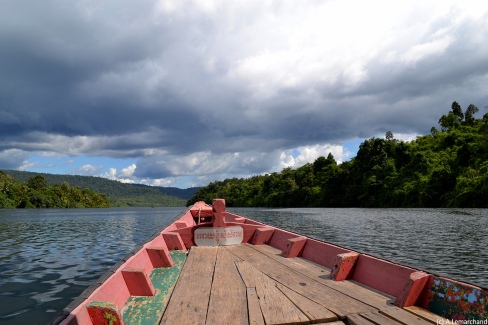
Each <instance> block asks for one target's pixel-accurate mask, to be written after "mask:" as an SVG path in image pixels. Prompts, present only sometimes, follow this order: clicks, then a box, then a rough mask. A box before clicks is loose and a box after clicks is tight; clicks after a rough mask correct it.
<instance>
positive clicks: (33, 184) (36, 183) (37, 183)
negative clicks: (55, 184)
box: [27, 175, 47, 191]
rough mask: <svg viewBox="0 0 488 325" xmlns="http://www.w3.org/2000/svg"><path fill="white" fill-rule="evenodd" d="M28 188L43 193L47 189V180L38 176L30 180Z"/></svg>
mask: <svg viewBox="0 0 488 325" xmlns="http://www.w3.org/2000/svg"><path fill="white" fill-rule="evenodd" d="M27 186H29V187H30V188H31V189H33V190H37V191H43V190H45V189H46V187H47V181H46V179H45V178H44V177H43V176H41V175H36V176H34V177H32V178H30V179H29V181H28V182H27Z"/></svg>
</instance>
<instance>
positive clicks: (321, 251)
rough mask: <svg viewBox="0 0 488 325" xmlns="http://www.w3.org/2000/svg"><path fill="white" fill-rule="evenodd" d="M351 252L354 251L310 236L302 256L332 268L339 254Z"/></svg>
mask: <svg viewBox="0 0 488 325" xmlns="http://www.w3.org/2000/svg"><path fill="white" fill-rule="evenodd" d="M350 252H352V251H351V250H348V249H345V248H342V247H339V246H335V245H332V244H329V243H324V242H321V241H318V240H315V239H310V238H309V239H308V242H307V245H306V246H305V248H304V249H303V252H302V257H303V258H306V259H307V260H310V261H312V262H314V263H317V264H320V265H322V266H325V267H327V268H329V269H332V268H333V267H334V262H335V258H336V257H337V255H339V254H344V253H350Z"/></svg>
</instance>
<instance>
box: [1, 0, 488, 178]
mask: <svg viewBox="0 0 488 325" xmlns="http://www.w3.org/2000/svg"><path fill="white" fill-rule="evenodd" d="M357 6H358V10H360V11H361V10H362V11H363V12H362V14H361V15H359V14H357V15H356V12H355V11H354V12H352V11H351V9H350V8H348V7H347V6H345V5H344V4H338V3H335V2H323V3H322V2H320V3H319V2H316V1H305V2H303V1H301V2H293V1H292V2H289V3H286V4H285V3H281V2H279V1H272V2H270V3H266V4H263V3H261V2H258V1H244V2H240V1H238V2H229V3H227V2H225V3H223V2H218V1H206V2H199V1H190V2H180V1H171V0H161V1H150V0H145V1H139V2H137V3H134V2H131V1H83V2H77V3H72V2H65V3H60V2H59V1H54V0H47V1H43V2H42V3H32V2H31V1H24V0H20V1H19V0H16V1H12V0H7V1H3V2H2V4H1V5H0V152H2V153H3V157H4V158H3V159H0V162H2V163H1V164H2V165H1V166H0V167H3V168H13V167H15V166H17V168H19V167H20V165H21V164H22V163H23V162H24V161H25V155H28V154H26V153H29V152H42V151H45V152H51V153H58V154H65V155H70V156H77V155H80V154H83V155H87V156H90V155H91V156H106V157H112V158H128V157H132V158H135V159H138V162H137V168H131V169H130V170H131V171H132V172H133V173H134V175H137V176H139V177H147V178H154V179H157V178H165V177H178V176H185V175H186V176H189V175H197V176H198V175H200V176H201V177H212V175H234V174H239V175H245V174H253V173H262V172H266V171H269V170H273V168H274V169H276V168H279V167H282V166H283V163H284V161H285V160H286V159H288V160H289V159H291V158H290V152H291V151H290V150H294V149H295V150H296V148H302V149H301V150H302V152H305V151H306V148H315V149H313V150H312V149H310V150H311V152H315V151H317V152H318V153H320V150H326V149H324V148H329V147H327V145H337V146H340V145H342V143H343V142H344V141H347V140H350V139H355V138H367V137H371V136H377V135H378V134H382V133H384V132H386V131H387V130H391V131H392V132H394V133H403V134H423V133H426V132H428V131H429V130H430V127H432V126H435V125H436V124H437V120H438V119H439V117H440V116H441V115H442V114H445V113H446V112H447V111H448V110H449V107H450V104H451V103H452V101H454V100H457V101H458V102H460V103H461V105H462V106H463V107H467V106H468V105H469V104H470V103H473V104H475V105H478V106H479V107H483V106H485V105H486V104H487V103H488V95H487V94H486V91H485V90H486V88H487V86H488V61H487V60H486V57H488V45H487V44H488V43H487V42H486V39H488V27H487V26H488V15H487V11H486V10H487V7H486V6H481V7H479V8H478V9H477V10H474V9H473V7H472V5H471V4H469V3H466V5H463V6H462V5H457V4H456V3H455V2H453V3H447V2H439V3H437V4H435V5H432V7H427V8H424V7H423V6H422V4H421V3H412V4H404V5H403V7H402V8H399V9H396V8H394V7H390V6H389V5H387V6H386V7H385V12H377V11H376V10H374V7H375V5H374V4H371V6H369V7H368V6H365V7H363V4H361V3H357ZM344 14H347V15H348V16H349V17H350V18H351V19H349V20H344V19H341V18H340V17H341V15H344ZM317 148H319V149H317ZM334 148H335V147H334ZM9 150H10V151H9ZM11 150H17V151H16V152H17V153H20V152H21V153H22V154H20V155H16V157H17V158H12V159H5V157H8V156H9V154H8V153H9V152H10V153H12V151H11ZM327 150H328V149H327ZM334 150H335V149H334ZM299 155H300V154H299ZM310 155H312V153H310ZM295 156H296V154H295ZM12 157H13V156H12ZM20 157H22V158H20ZM303 157H304V156H303ZM307 157H308V156H307ZM292 158H293V157H292ZM295 158H296V159H298V158H297V157H294V159H295ZM189 161H191V162H189ZM295 161H301V160H300V159H298V160H295Z"/></svg>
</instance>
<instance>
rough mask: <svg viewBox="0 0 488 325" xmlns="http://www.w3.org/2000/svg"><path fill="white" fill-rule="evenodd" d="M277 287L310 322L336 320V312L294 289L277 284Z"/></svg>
mask: <svg viewBox="0 0 488 325" xmlns="http://www.w3.org/2000/svg"><path fill="white" fill-rule="evenodd" d="M277 288H278V289H279V290H280V291H281V292H283V294H284V295H285V296H287V297H288V299H290V300H291V301H292V302H293V303H294V304H295V306H297V307H298V308H299V309H300V310H301V311H302V312H303V313H304V314H305V315H306V316H307V317H308V318H309V319H310V321H311V322H312V323H318V322H331V321H334V320H337V319H338V318H337V316H336V314H334V313H333V312H331V311H330V310H328V309H327V308H325V307H324V306H322V305H319V304H318V303H316V302H314V301H312V300H310V299H308V298H306V297H304V296H302V295H300V294H298V293H296V292H295V291H293V290H291V289H289V288H287V287H285V286H283V285H281V284H278V285H277Z"/></svg>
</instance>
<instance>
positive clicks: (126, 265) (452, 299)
mask: <svg viewBox="0 0 488 325" xmlns="http://www.w3.org/2000/svg"><path fill="white" fill-rule="evenodd" d="M214 202H215V200H214ZM222 202H223V200H222ZM222 202H220V203H219V204H222ZM223 204H224V206H223V209H224V210H222V206H220V207H217V208H216V207H215V204H214V209H213V215H214V216H217V217H214V220H213V222H214V226H215V225H217V226H218V227H229V226H240V227H242V229H243V239H242V241H243V243H250V244H254V245H261V244H268V245H270V246H273V247H275V248H278V249H280V250H281V251H282V255H283V256H284V257H290V258H292V257H298V256H300V257H302V258H305V259H307V260H310V261H312V262H314V263H317V264H320V265H322V266H324V267H327V268H329V269H331V270H332V271H331V278H332V279H334V280H336V281H342V280H346V279H351V280H355V281H357V282H359V283H361V284H364V285H366V286H368V287H371V288H373V289H376V290H378V291H380V292H383V293H386V294H388V295H391V296H393V297H395V298H396V300H395V305H397V306H399V307H407V306H418V307H422V308H424V309H427V310H430V311H432V312H434V313H436V314H438V315H440V316H442V317H445V318H448V319H468V316H469V317H476V319H485V318H488V314H487V312H488V310H487V301H488V293H487V290H486V289H484V288H480V287H477V286H474V285H471V284H468V283H463V282H459V281H455V280H451V279H447V278H443V277H440V276H437V275H434V274H429V273H426V272H423V271H420V270H416V269H414V268H411V267H407V266H404V265H400V264H396V263H392V262H389V261H386V260H383V259H379V258H376V257H373V256H370V255H367V254H362V253H360V252H355V251H352V250H349V249H346V248H343V247H339V246H336V245H333V244H330V243H326V242H322V241H319V240H315V239H311V238H308V237H304V236H301V235H299V234H295V233H292V232H289V231H286V230H283V229H279V228H276V227H272V226H268V225H265V224H262V223H260V222H257V221H254V220H251V219H248V218H245V217H241V216H239V215H236V214H232V213H229V212H226V211H225V203H223ZM198 211H200V213H201V214H200V216H201V217H203V216H205V217H208V215H209V211H212V207H211V206H209V205H206V204H205V203H203V202H197V203H196V204H195V205H194V206H193V207H192V208H190V209H188V210H187V211H185V212H184V213H182V215H181V216H180V217H179V218H178V219H177V220H175V221H174V222H173V223H172V224H170V225H169V226H168V227H166V228H165V229H163V230H162V231H161V232H160V233H158V234H157V235H156V236H155V237H153V238H152V239H150V240H149V241H148V242H146V243H145V244H144V245H143V246H142V247H141V248H140V249H139V250H138V251H136V252H134V254H133V255H132V256H130V257H129V258H128V259H126V261H125V262H123V263H121V264H120V265H118V266H116V267H114V268H112V271H110V272H109V273H108V274H106V275H104V276H103V277H102V279H101V281H100V283H99V285H98V284H97V285H95V286H97V287H96V288H95V289H93V287H92V289H90V290H89V292H87V293H84V295H82V297H80V298H79V299H78V300H77V301H76V302H75V303H74V304H72V305H70V306H68V308H67V309H65V311H64V312H63V314H61V315H60V316H58V318H57V319H56V320H54V321H53V323H54V324H63V325H67V324H69V325H75V324H79V325H81V324H83V325H84V324H93V322H92V319H94V318H93V317H94V316H93V315H92V317H90V315H91V313H93V312H94V313H96V308H95V309H94V310H95V311H91V309H90V308H91V307H90V304H91V303H93V302H107V304H109V307H110V308H112V310H114V313H117V310H119V311H120V310H122V308H123V307H124V304H125V303H126V302H127V300H128V299H129V297H130V296H131V295H134V294H135V295H138V294H142V295H145V294H147V295H151V292H152V291H153V290H154V288H153V287H152V284H151V281H150V280H149V278H148V275H149V274H150V273H151V272H152V271H153V270H154V268H156V267H161V266H171V263H172V261H171V258H170V257H169V254H168V251H170V250H187V249H189V248H190V247H192V246H194V245H195V241H194V238H193V234H194V231H195V229H197V228H198V227H202V226H205V225H207V226H208V225H209V224H208V223H205V224H200V225H198V222H199V221H198ZM203 214H205V215H203ZM219 216H220V217H219ZM137 288H143V289H137ZM134 290H143V292H142V293H141V292H137V293H134Z"/></svg>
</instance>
